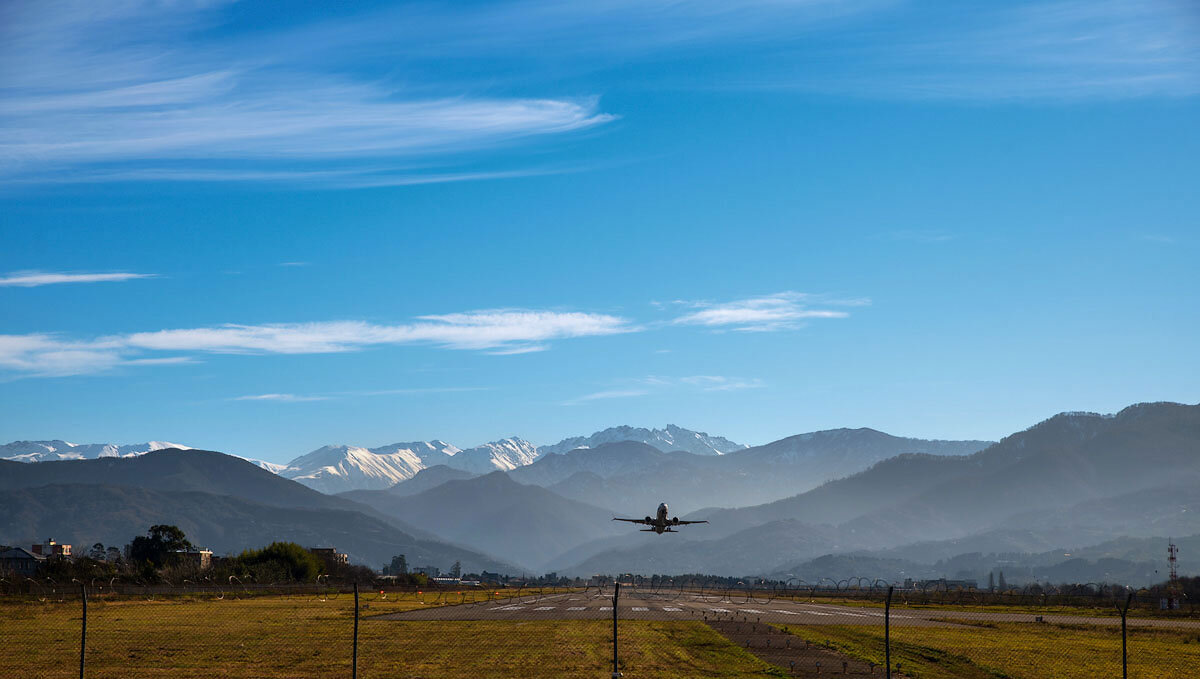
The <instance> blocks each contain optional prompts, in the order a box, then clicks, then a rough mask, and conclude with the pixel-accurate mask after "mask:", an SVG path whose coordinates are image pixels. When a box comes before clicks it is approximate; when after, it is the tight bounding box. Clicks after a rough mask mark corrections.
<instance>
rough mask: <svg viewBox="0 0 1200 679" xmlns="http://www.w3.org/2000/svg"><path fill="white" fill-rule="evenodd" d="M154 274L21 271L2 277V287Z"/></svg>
mask: <svg viewBox="0 0 1200 679" xmlns="http://www.w3.org/2000/svg"><path fill="white" fill-rule="evenodd" d="M156 275H157V274H152V273H124V272H121V273H49V272H42V271H20V272H16V273H11V274H8V275H7V276H2V277H0V287H18V288H35V287H38V286H41V285H57V284H60V283H107V282H114V281H128V280H133V279H135V278H154V277H155V276H156Z"/></svg>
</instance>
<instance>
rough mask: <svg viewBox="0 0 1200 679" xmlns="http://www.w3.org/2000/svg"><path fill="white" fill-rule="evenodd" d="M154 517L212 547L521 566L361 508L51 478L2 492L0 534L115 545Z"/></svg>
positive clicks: (371, 560)
mask: <svg viewBox="0 0 1200 679" xmlns="http://www.w3.org/2000/svg"><path fill="white" fill-rule="evenodd" d="M72 464H77V463H72ZM5 471H7V469H5ZM281 480H282V479H281ZM288 483H290V482H288ZM305 490H308V489H305ZM310 492H311V491H310ZM159 523H169V524H175V525H177V526H179V527H180V528H182V529H183V530H184V532H185V533H187V535H188V537H189V539H191V541H192V542H193V543H195V544H197V545H199V546H203V547H207V548H209V549H212V550H213V551H214V552H215V553H217V554H225V553H238V552H240V551H241V550H243V549H246V548H249V547H261V546H263V545H266V544H269V543H271V542H273V541H276V540H288V541H293V542H298V543H300V544H302V545H305V546H308V547H336V548H338V549H339V550H342V551H345V552H346V553H347V554H349V555H350V557H351V559H352V560H353V561H354V562H355V563H362V564H366V565H369V566H372V567H375V568H379V567H380V566H381V565H383V564H385V563H387V562H388V561H389V560H390V559H391V557H392V556H393V555H396V554H405V555H406V556H407V558H408V562H409V563H410V564H413V565H425V564H432V565H437V566H440V567H442V568H449V566H450V565H451V564H453V563H454V562H455V561H462V564H463V567H464V568H466V569H468V570H477V569H481V568H486V569H488V570H491V571H498V572H506V573H516V572H519V571H518V570H517V569H516V568H515V567H513V566H510V565H508V564H505V563H503V562H501V561H500V560H497V559H494V558H491V557H488V556H485V555H483V554H480V553H478V552H474V551H471V550H468V549H463V548H460V547H455V546H452V545H448V544H443V543H440V542H437V541H433V540H424V539H420V538H417V537H415V536H413V535H411V534H409V533H407V532H405V531H402V530H400V529H398V528H396V527H395V526H393V525H391V524H390V523H388V522H386V521H384V520H381V519H376V518H373V517H370V516H367V515H365V514H362V513H360V512H353V511H346V510H339V509H328V508H325V509H303V508H297V507H294V506H293V507H286V508H285V507H279V506H268V505H265V504H257V503H253V502H249V501H247V500H243V499H240V498H235V497H231V496H228V495H214V494H212V493H203V492H192V491H179V490H171V491H165V490H164V491H156V490H149V489H146V488H136V487H130V486H112V485H102V484H87V485H85V484H53V485H48V486H39V487H35V488H20V489H16V490H7V491H6V492H4V493H0V541H3V542H6V543H10V542H11V543H12V544H25V543H28V542H33V541H40V540H42V539H44V538H46V537H51V536H53V537H54V538H55V539H57V540H59V541H61V542H67V543H74V544H76V545H81V546H90V545H92V544H93V543H96V542H102V543H104V544H105V545H116V546H120V545H124V544H126V543H128V542H129V541H130V540H132V539H133V537H134V536H136V535H141V534H144V533H145V532H146V529H147V528H149V527H150V526H152V525H154V524H159ZM81 551H82V550H81Z"/></svg>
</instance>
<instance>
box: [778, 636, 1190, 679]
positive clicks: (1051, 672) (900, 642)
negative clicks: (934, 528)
mask: <svg viewBox="0 0 1200 679" xmlns="http://www.w3.org/2000/svg"><path fill="white" fill-rule="evenodd" d="M789 631H790V632H791V633H792V634H795V635H796V636H799V637H801V638H802V639H806V640H808V641H810V642H813V643H818V644H828V645H830V646H832V647H833V648H835V649H837V650H839V651H841V652H843V653H845V654H846V655H849V656H851V657H854V658H857V659H859V660H864V661H867V662H873V663H876V664H882V663H883V656H884V642H883V634H884V632H883V628H882V627H863V626H829V627H808V628H791V629H789ZM891 634H892V664H893V666H895V665H896V663H899V664H900V665H901V667H902V670H903V672H904V674H905V675H906V676H912V677H915V678H917V679H997V678H999V677H1009V678H1011V679H1034V678H1038V679H1042V678H1047V677H1052V678H1054V679H1094V678H1095V677H1119V676H1121V637H1120V631H1119V630H1114V629H1113V628H1111V627H1106V628H1102V627H1095V626H1090V625H1047V624H1036V623H987V624H978V625H963V626H960V627H958V628H942V627H894V628H892V631H891ZM1129 676H1130V677H1137V678H1139V679H1195V678H1196V677H1200V632H1197V631H1195V630H1191V631H1186V632H1185V631H1179V630H1163V629H1153V630H1151V629H1135V630H1131V631H1130V634H1129Z"/></svg>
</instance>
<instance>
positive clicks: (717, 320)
mask: <svg viewBox="0 0 1200 679" xmlns="http://www.w3.org/2000/svg"><path fill="white" fill-rule="evenodd" d="M810 301H817V298H815V297H814V296H812V295H806V294H803V293H798V292H780V293H776V294H773V295H766V296H763V297H751V298H748V299H741V300H736V301H732V302H722V303H715V302H677V303H678V304H682V305H685V306H690V307H693V308H696V309H697V310H696V311H692V312H689V313H687V314H684V315H682V316H679V317H678V318H676V319H675V321H674V323H675V324H677V325H700V326H706V327H710V328H727V329H732V330H738V331H743V332H765V331H772V330H788V329H792V328H796V327H799V326H800V325H801V323H802V322H804V321H808V320H812V319H826V318H846V317H847V316H849V315H850V314H849V313H847V312H845V311H840V310H834V309H814V308H811V307H810V306H809V302H810ZM826 304H829V302H826ZM843 304H844V303H843Z"/></svg>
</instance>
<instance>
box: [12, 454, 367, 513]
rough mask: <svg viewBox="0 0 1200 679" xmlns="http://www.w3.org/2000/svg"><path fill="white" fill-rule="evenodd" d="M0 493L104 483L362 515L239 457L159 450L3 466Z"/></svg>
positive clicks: (344, 503)
mask: <svg viewBox="0 0 1200 679" xmlns="http://www.w3.org/2000/svg"><path fill="white" fill-rule="evenodd" d="M0 470H3V473H2V474H0V490H12V489H17V488H34V487H37V486H45V485H50V484H79V483H82V484H102V485H109V486H131V487H138V488H147V489H150V490H155V491H168V492H177V491H197V492H203V493H211V494H214V495H232V496H235V497H239V498H243V499H246V500H249V501H251V502H254V503H256V504H262V505H271V506H275V507H304V508H308V509H345V510H352V511H353V510H361V509H363V507H361V506H359V505H355V504H354V503H352V502H350V501H349V500H346V499H344V498H337V497H332V496H329V495H325V494H323V493H319V492H317V491H315V490H312V489H311V488H306V487H304V486H302V485H300V484H298V483H295V482H294V481H289V480H288V479H285V478H283V477H281V476H277V475H275V474H272V473H271V472H269V471H267V470H265V469H262V468H260V467H258V466H256V465H254V464H253V463H250V462H247V461H246V460H243V459H241V458H238V457H233V456H231V455H225V454H224V453H218V452H214V451H210V450H174V449H168V450H158V451H154V452H151V453H146V454H144V455H139V456H136V457H125V458H111V457H105V458H99V459H95V460H69V461H63V462H39V463H36V464H20V463H15V462H8V463H5V464H4V465H3V466H0Z"/></svg>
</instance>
